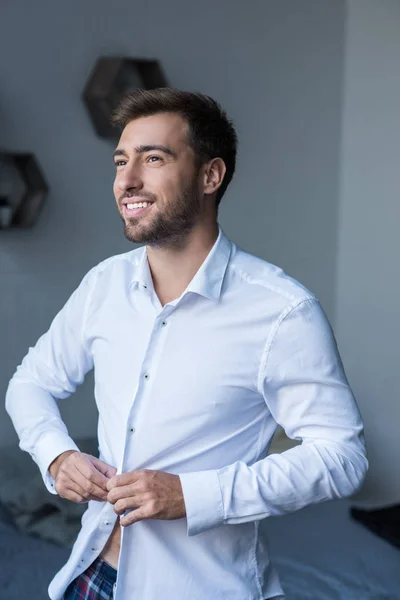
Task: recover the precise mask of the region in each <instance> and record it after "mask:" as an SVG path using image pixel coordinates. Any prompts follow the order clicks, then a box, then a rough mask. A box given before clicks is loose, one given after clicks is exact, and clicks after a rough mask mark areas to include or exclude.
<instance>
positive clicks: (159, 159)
mask: <svg viewBox="0 0 400 600" xmlns="http://www.w3.org/2000/svg"><path fill="white" fill-rule="evenodd" d="M153 159H155V160H153ZM161 160H162V158H161V156H156V155H155V154H152V155H151V156H149V157H148V159H147V162H150V163H152V162H159V161H161Z"/></svg>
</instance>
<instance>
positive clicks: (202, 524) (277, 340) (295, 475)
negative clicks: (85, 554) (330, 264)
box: [180, 298, 368, 535]
mask: <svg viewBox="0 0 400 600" xmlns="http://www.w3.org/2000/svg"><path fill="white" fill-rule="evenodd" d="M258 385H259V391H260V393H261V394H262V395H263V397H264V399H265V402H266V404H267V407H268V409H269V411H270V413H271V414H272V416H273V417H274V419H275V421H276V422H277V423H278V424H280V425H281V426H282V427H283V428H284V430H285V431H286V433H287V435H288V436H289V437H290V438H292V439H296V440H301V442H302V443H301V445H298V446H296V447H295V448H291V449H290V450H287V451H286V452H283V453H282V454H271V455H269V456H267V457H265V458H263V459H261V460H259V461H258V462H255V463H254V464H252V465H247V464H245V463H244V462H240V461H238V462H235V463H233V464H230V465H228V466H226V467H223V468H221V469H218V470H209V471H202V472H198V473H187V474H183V475H181V476H180V478H181V483H182V489H183V494H184V499H185V505H186V512H187V522H188V535H195V534H197V533H200V532H202V531H205V530H207V529H209V528H211V527H215V526H217V525H222V524H236V523H244V522H247V521H254V520H259V519H263V518H265V517H269V516H274V515H283V514H285V513H289V512H293V511H296V510H299V509H301V508H303V507H304V506H306V505H308V504H312V503H316V502H322V501H324V500H330V499H334V498H343V497H346V496H350V495H351V494H353V493H354V492H355V491H356V490H357V489H358V488H359V487H360V485H361V484H362V482H363V480H364V477H365V474H366V472H367V468H368V462H367V458H366V450H365V443H364V436H363V425H362V420H361V416H360V413H359V410H358V407H357V404H356V401H355V399H354V396H353V394H352V392H351V390H350V387H349V385H348V382H347V379H346V375H345V373H344V369H343V365H342V362H341V359H340V356H339V352H338V349H337V345H336V341H335V338H334V335H333V332H332V329H331V327H330V325H329V323H328V320H327V318H326V316H325V314H324V312H323V310H322V308H321V306H320V304H319V302H318V301H317V300H316V299H314V298H308V299H306V300H303V301H301V302H300V303H298V304H297V305H296V306H292V307H290V308H288V309H287V310H286V311H285V312H284V313H283V314H282V315H281V317H280V319H279V320H278V323H277V324H276V326H275V328H274V330H273V331H272V333H271V335H270V338H269V339H268V340H267V343H266V346H265V350H264V354H263V357H262V360H261V366H260V374H259V382H258Z"/></svg>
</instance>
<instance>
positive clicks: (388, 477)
mask: <svg viewBox="0 0 400 600" xmlns="http://www.w3.org/2000/svg"><path fill="white" fill-rule="evenodd" d="M346 40H347V41H346V69H345V88H344V89H345V94H344V112H343V139H342V169H341V193H340V227H339V240H338V241H339V243H338V248H339V252H338V277H337V283H338V289H337V312H336V320H335V323H336V333H337V336H338V340H339V344H340V348H341V351H342V356H343V359H344V363H345V365H346V370H347V373H348V376H349V378H350V381H351V383H352V386H353V389H354V391H355V393H356V396H357V398H358V402H359V405H360V408H361V411H362V414H363V417H364V420H365V424H366V433H367V441H368V448H369V458H370V473H369V476H368V479H367V482H366V485H365V487H364V489H363V491H362V493H361V494H359V497H358V499H359V501H360V502H361V501H363V502H364V503H365V504H366V505H367V504H368V505H371V506H373V505H379V504H385V503H388V504H389V503H391V502H399V497H400V469H399V456H400V435H399V424H400V402H399V400H400V397H399V372H400V368H399V365H400V352H399V340H400V318H399V297H400V268H399V256H400V235H399V225H400V202H399V193H400V169H399V161H400V76H399V68H400V3H399V2H398V0H397V1H396V0H379V2H377V1H376V0H350V1H349V2H348V18H347V33H346Z"/></svg>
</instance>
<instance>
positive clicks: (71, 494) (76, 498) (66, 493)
mask: <svg viewBox="0 0 400 600" xmlns="http://www.w3.org/2000/svg"><path fill="white" fill-rule="evenodd" d="M58 495H59V496H60V498H65V499H66V500H71V502H75V503H76V504H82V503H83V502H86V501H87V500H86V498H83V497H82V496H81V495H80V494H78V493H77V492H76V491H75V490H72V489H70V488H65V489H63V490H62V493H59V494H58Z"/></svg>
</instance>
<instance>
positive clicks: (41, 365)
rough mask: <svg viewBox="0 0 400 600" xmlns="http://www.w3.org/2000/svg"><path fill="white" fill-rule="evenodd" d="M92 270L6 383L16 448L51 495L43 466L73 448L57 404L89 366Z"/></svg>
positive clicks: (49, 480)
mask: <svg viewBox="0 0 400 600" xmlns="http://www.w3.org/2000/svg"><path fill="white" fill-rule="evenodd" d="M94 278H95V272H94V269H92V270H91V271H89V273H88V274H87V275H86V276H85V277H84V278H83V280H82V282H81V284H80V285H79V287H78V288H77V289H76V290H75V292H74V293H73V294H72V296H71V297H70V298H69V300H68V301H67V303H66V304H65V306H64V307H63V308H62V309H61V311H60V312H59V313H58V314H57V315H56V317H55V318H54V320H53V322H52V323H51V326H50V328H49V330H48V331H47V332H46V333H45V334H44V335H42V336H41V337H40V338H39V340H38V342H37V343H36V345H35V346H34V347H33V348H29V351H28V354H27V355H26V356H25V358H24V359H23V361H22V363H21V365H19V366H18V367H17V370H16V372H15V374H14V376H13V377H12V379H11V381H10V382H9V385H8V389H7V393H6V410H7V412H8V414H9V415H10V417H11V420H12V422H13V425H14V427H15V430H16V432H17V434H18V437H19V440H20V444H19V445H20V448H21V449H22V450H25V451H26V452H29V454H30V455H31V457H32V458H33V460H34V461H35V462H36V463H37V465H38V467H39V469H40V472H41V475H42V477H43V480H44V483H45V485H46V487H47V489H48V490H49V491H50V492H51V493H54V494H56V491H55V487H54V480H53V478H52V477H51V476H50V473H49V471H48V468H49V466H50V464H51V463H52V462H53V460H54V459H55V458H57V456H59V455H60V454H61V453H62V452H66V451H67V450H79V449H78V447H77V445H76V444H75V442H74V441H73V440H72V439H71V437H70V436H69V434H68V431H67V428H66V426H65V424H64V422H63V421H62V419H61V415H60V412H59V409H58V406H57V402H56V399H57V398H60V399H61V398H67V397H68V396H70V395H71V394H72V393H73V392H74V391H75V389H76V388H77V386H78V385H80V384H81V383H82V382H83V380H84V377H85V375H86V373H87V372H88V371H89V370H90V369H91V368H92V367H93V361H92V356H91V352H90V350H89V349H88V347H87V345H86V340H85V325H86V318H87V312H88V305H89V301H90V296H91V293H92V288H93V285H94Z"/></svg>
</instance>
